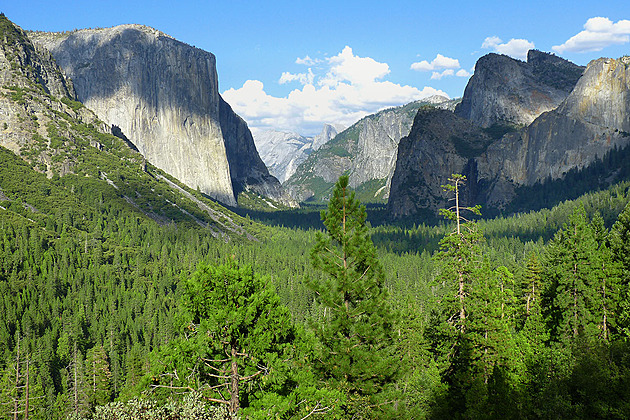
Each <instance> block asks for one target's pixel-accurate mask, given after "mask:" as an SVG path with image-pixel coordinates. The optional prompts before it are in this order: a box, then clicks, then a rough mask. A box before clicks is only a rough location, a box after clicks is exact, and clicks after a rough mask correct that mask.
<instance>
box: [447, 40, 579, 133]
mask: <svg viewBox="0 0 630 420" xmlns="http://www.w3.org/2000/svg"><path fill="white" fill-rule="evenodd" d="M583 71H584V67H581V66H578V65H575V64H573V63H571V62H569V61H567V60H564V59H562V58H560V57H557V56H555V55H553V54H548V53H544V52H541V51H537V50H530V51H529V52H528V54H527V62H523V61H520V60H516V59H514V58H511V57H508V56H507V55H499V54H488V55H485V56H483V57H481V58H480V59H479V60H478V61H477V64H476V65H475V73H474V74H473V76H472V77H471V78H470V81H469V82H468V85H467V86H466V89H465V91H464V96H463V98H462V102H461V103H460V104H459V105H457V107H456V108H455V114H457V115H458V116H460V117H462V118H466V119H469V120H471V121H473V122H474V123H475V124H477V125H479V126H481V127H491V126H493V125H497V124H498V125H517V126H524V125H529V124H531V123H532V122H533V121H534V119H535V118H537V117H538V116H539V115H540V114H542V113H543V112H546V111H551V110H552V109H555V108H556V107H557V106H558V105H560V103H561V102H562V101H563V100H564V99H565V98H566V97H567V95H568V94H569V93H570V92H571V90H572V89H573V87H574V86H575V84H576V83H577V81H578V79H579V78H580V76H581V75H582V72H583Z"/></svg>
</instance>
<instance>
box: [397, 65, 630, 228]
mask: <svg viewBox="0 0 630 420" xmlns="http://www.w3.org/2000/svg"><path fill="white" fill-rule="evenodd" d="M530 57H532V55H531V54H530ZM491 59H494V58H491ZM540 59H542V60H547V59H548V58H546V57H542V58H540ZM482 60H483V59H482ZM501 60H505V59H504V58H502V59H501ZM510 60H511V59H510ZM480 61H481V60H480ZM552 64H553V62H552ZM513 65H516V66H523V65H524V63H521V64H518V63H511V64H510V66H513ZM537 65H539V66H540V65H541V63H538V64H537ZM561 65H563V64H562V63H561ZM478 68H479V65H478ZM498 69H500V67H497V68H496V69H495V70H498ZM552 70H553V69H552ZM538 71H540V69H539V70H538ZM554 71H555V70H554ZM554 71H546V72H543V73H542V74H544V75H545V77H549V78H548V80H547V81H546V83H547V84H549V85H552V84H553V85H557V86H565V87H566V86H568V85H570V84H571V83H572V82H571V80H570V78H568V79H567V77H565V76H566V75H567V73H566V72H564V70H562V67H561V70H560V71H559V75H558V74H557V75H556V78H555V79H554V78H553V77H551V76H550V75H553V74H554ZM538 77H541V76H538ZM478 96H483V92H482V93H480V94H479V95H478ZM495 105H496V104H495ZM490 134H495V137H494V138H492V137H490V136H489V135H490ZM629 144H630V58H629V57H624V58H621V59H619V60H613V59H599V60H595V61H592V62H591V63H590V64H589V65H588V67H587V69H586V70H585V71H584V74H583V75H582V77H581V78H580V79H579V81H578V82H577V84H575V87H574V88H573V89H572V91H571V93H570V94H568V95H567V96H566V98H565V99H564V100H563V101H562V102H561V103H560V105H559V106H558V107H557V108H556V109H553V110H551V111H548V112H543V113H542V114H541V115H539V116H538V117H537V118H535V119H534V120H533V122H532V123H531V124H529V125H528V126H526V127H524V128H522V129H520V130H518V131H513V132H508V133H506V134H504V135H502V136H500V137H499V138H497V136H496V131H493V130H492V129H487V128H482V127H480V126H479V125H475V124H473V121H471V120H466V119H463V118H460V117H458V116H457V115H455V114H452V113H450V114H449V113H448V112H446V111H442V112H440V111H438V110H431V111H423V110H420V112H419V113H418V115H417V116H416V119H415V120H414V125H413V127H412V129H411V132H410V134H409V136H408V137H406V138H404V139H402V140H401V142H400V146H399V148H398V158H397V161H396V170H395V173H394V177H393V178H392V187H391V194H390V199H389V202H388V209H389V211H390V212H391V214H392V216H393V217H402V216H406V215H410V214H414V213H417V212H419V211H421V210H428V211H430V212H435V211H437V209H438V208H440V207H444V206H445V205H446V201H445V200H446V195H445V194H444V193H443V192H442V191H441V188H440V186H441V185H442V184H445V183H446V179H447V178H448V176H450V175H451V174H452V173H462V174H464V175H466V176H467V177H468V183H467V187H466V189H467V190H468V191H467V192H466V195H467V196H466V197H464V198H465V199H467V200H469V201H468V202H469V203H470V204H471V205H474V204H483V205H484V206H488V207H493V208H499V209H500V208H504V207H505V206H506V205H507V204H508V203H510V201H511V200H512V199H514V196H515V190H516V188H517V187H519V186H532V185H534V184H536V183H537V182H543V181H545V180H547V179H550V180H557V179H562V178H563V177H564V176H565V175H566V174H567V173H568V172H569V171H571V170H573V169H581V168H584V167H586V166H588V165H589V164H591V163H593V162H594V161H595V160H596V159H597V158H602V157H603V156H604V155H605V154H606V153H607V152H609V151H611V150H612V149H614V148H622V147H625V146H627V145H629Z"/></svg>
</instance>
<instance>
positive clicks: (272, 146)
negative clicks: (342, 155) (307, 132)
mask: <svg viewBox="0 0 630 420" xmlns="http://www.w3.org/2000/svg"><path fill="white" fill-rule="evenodd" d="M342 130H343V127H342V126H339V125H333V124H324V127H323V128H322V131H321V133H319V134H318V135H317V136H315V137H304V136H301V135H299V134H297V133H286V132H281V131H275V130H265V131H260V132H257V133H254V141H255V143H256V148H257V149H258V152H259V153H260V157H261V159H262V160H263V162H265V165H267V168H269V172H271V173H272V174H273V176H275V177H276V178H278V180H280V182H281V183H284V182H285V181H286V180H287V179H289V178H290V177H291V176H292V175H293V174H294V173H295V170H296V169H297V167H298V166H299V165H300V164H301V163H302V162H304V160H306V158H307V157H308V156H309V155H310V154H311V153H313V152H314V151H316V150H317V149H319V148H320V147H322V146H323V145H324V144H326V143H328V142H329V141H330V140H331V139H332V138H334V137H335V136H336V135H337V134H338V133H339V132H340V131H342Z"/></svg>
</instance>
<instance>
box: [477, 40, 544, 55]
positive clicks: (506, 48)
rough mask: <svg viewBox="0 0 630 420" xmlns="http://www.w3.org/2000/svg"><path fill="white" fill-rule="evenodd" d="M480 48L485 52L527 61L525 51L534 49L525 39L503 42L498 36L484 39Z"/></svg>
mask: <svg viewBox="0 0 630 420" xmlns="http://www.w3.org/2000/svg"><path fill="white" fill-rule="evenodd" d="M481 48H483V49H487V50H493V51H495V52H498V53H499V54H505V55H509V56H510V57H513V58H518V59H520V60H525V59H527V51H529V50H531V49H533V48H535V45H534V43H533V42H531V41H528V40H526V39H520V38H519V39H514V38H512V39H510V40H509V41H508V42H505V43H504V42H503V40H502V39H501V38H499V37H498V36H489V37H487V38H486V39H484V41H483V43H482V44H481Z"/></svg>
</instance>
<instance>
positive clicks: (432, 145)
mask: <svg viewBox="0 0 630 420" xmlns="http://www.w3.org/2000/svg"><path fill="white" fill-rule="evenodd" d="M491 142H492V138H491V137H490V136H488V135H487V134H486V133H485V132H484V131H483V130H482V129H481V128H479V127H477V126H475V125H474V124H472V123H471V122H470V121H468V120H466V119H464V118H460V117H458V116H456V115H455V114H453V113H452V112H451V111H446V110H441V109H421V110H419V111H418V114H417V115H416V118H415V119H414V123H413V127H412V128H411V131H410V133H409V135H408V136H407V137H404V138H403V139H401V140H400V144H399V146H398V157H397V160H396V169H395V170H394V174H393V176H392V182H391V192H390V197H389V201H388V203H387V208H388V211H389V213H390V215H391V216H392V217H394V218H396V217H401V216H406V215H409V214H414V213H417V212H419V211H420V210H422V209H430V210H434V209H438V208H442V207H448V206H450V204H448V203H447V201H446V200H447V197H446V194H445V193H444V192H443V191H442V185H446V184H448V178H449V177H450V176H451V174H453V173H462V174H465V175H466V176H467V177H468V178H469V182H468V183H467V185H468V186H469V187H471V188H467V189H466V190H464V191H465V196H462V203H463V205H468V204H474V203H476V202H477V201H478V199H479V197H478V195H479V194H480V192H479V191H478V190H477V189H476V188H475V186H476V176H475V175H476V173H474V172H475V171H476V165H475V158H476V157H478V156H480V155H481V154H482V153H483V152H484V151H485V149H486V147H487V146H488V144H490V143H491ZM471 175H473V176H471ZM447 204H448V206H447Z"/></svg>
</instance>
